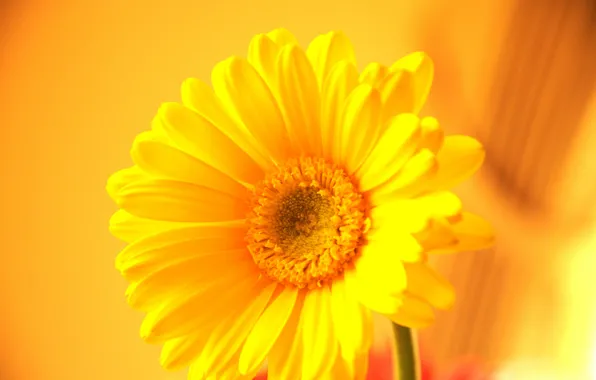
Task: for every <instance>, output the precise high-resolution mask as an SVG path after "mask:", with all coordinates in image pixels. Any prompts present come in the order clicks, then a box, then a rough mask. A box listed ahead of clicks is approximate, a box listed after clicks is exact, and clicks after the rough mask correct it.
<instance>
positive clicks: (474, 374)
mask: <svg viewBox="0 0 596 380" xmlns="http://www.w3.org/2000/svg"><path fill="white" fill-rule="evenodd" d="M394 360H395V358H394V355H393V353H392V350H391V349H390V348H388V347H383V348H379V347H377V348H375V347H373V348H372V349H371V351H370V355H369V368H368V374H367V376H366V380H395V378H396V376H395V373H394V368H395V367H394ZM420 367H421V379H420V380H492V379H493V376H491V374H490V372H489V371H488V370H487V369H486V368H484V367H483V366H482V365H481V363H479V362H478V361H476V360H474V359H462V360H460V361H458V362H457V363H454V366H453V367H452V369H451V370H450V371H447V372H446V373H443V374H441V373H439V371H437V369H436V368H435V367H434V366H433V363H432V360H431V359H430V358H429V357H428V356H427V355H425V354H424V350H422V353H421V365H420ZM266 379H267V374H266V373H261V374H259V375H258V376H257V377H256V378H255V380H266Z"/></svg>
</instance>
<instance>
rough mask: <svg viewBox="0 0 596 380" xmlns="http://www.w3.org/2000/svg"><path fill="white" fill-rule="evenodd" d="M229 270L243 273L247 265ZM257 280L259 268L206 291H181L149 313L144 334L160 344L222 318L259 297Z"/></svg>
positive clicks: (221, 282)
mask: <svg viewBox="0 0 596 380" xmlns="http://www.w3.org/2000/svg"><path fill="white" fill-rule="evenodd" d="M229 270H230V271H232V270H240V271H241V272H240V273H239V274H244V270H245V268H244V267H241V266H238V269H237V267H236V266H231V267H230V268H229ZM257 279H258V271H255V273H253V274H252V275H251V276H249V277H237V278H236V279H235V280H234V281H220V282H217V283H216V284H214V286H212V287H210V288H208V289H206V290H203V289H200V290H199V291H198V292H190V293H189V294H186V293H185V294H184V295H182V294H181V295H180V296H179V297H178V298H176V299H171V300H169V301H170V302H168V303H167V304H165V305H164V306H163V307H162V308H160V309H156V310H154V311H151V312H150V313H148V314H147V317H145V319H144V320H143V323H142V325H141V337H142V338H143V339H145V340H146V341H147V342H148V343H159V342H164V341H167V340H169V339H173V338H177V337H181V336H183V335H186V334H189V333H191V332H192V331H196V330H197V329H199V328H201V326H205V325H210V324H213V323H215V322H216V321H218V320H220V321H221V320H222V319H223V318H225V316H228V315H230V313H235V312H237V310H241V309H242V308H243V307H244V306H245V305H246V304H247V303H248V302H249V301H250V300H252V299H254V298H255V297H256V296H257V294H258V293H259V290H260V289H261V288H259V287H257Z"/></svg>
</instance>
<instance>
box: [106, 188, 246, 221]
mask: <svg viewBox="0 0 596 380" xmlns="http://www.w3.org/2000/svg"><path fill="white" fill-rule="evenodd" d="M117 203H118V206H120V207H121V208H123V209H124V210H126V211H128V212H129V213H131V214H133V215H136V216H138V217H141V218H147V219H155V220H163V221H170V222H219V221H226V220H235V219H241V218H243V217H245V216H246V205H245V204H244V201H243V200H242V199H239V198H234V197H232V196H230V195H228V194H224V193H222V192H220V191H217V190H213V189H209V188H206V187H202V186H197V185H193V184H190V183H186V182H177V181H170V180H147V181H139V182H134V183H131V184H129V185H128V186H126V187H124V188H123V189H122V190H121V191H120V198H119V199H117Z"/></svg>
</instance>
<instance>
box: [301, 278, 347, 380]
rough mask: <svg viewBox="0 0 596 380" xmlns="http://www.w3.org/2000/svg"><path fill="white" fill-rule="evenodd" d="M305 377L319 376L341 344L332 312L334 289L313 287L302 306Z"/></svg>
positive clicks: (334, 356) (331, 364) (303, 371)
mask: <svg viewBox="0 0 596 380" xmlns="http://www.w3.org/2000/svg"><path fill="white" fill-rule="evenodd" d="M301 318H302V320H303V322H302V334H303V337H302V339H303V341H304V345H303V347H302V349H303V355H304V357H305V358H308V360H304V361H303V362H302V377H303V378H306V379H318V378H319V377H320V376H321V375H322V374H324V373H326V372H328V371H329V370H330V369H331V368H332V367H333V364H334V362H335V360H336V356H337V354H338V348H339V347H338V343H337V337H336V336H335V331H334V329H333V317H332V315H331V291H330V289H329V288H327V287H323V288H320V289H315V290H311V291H309V292H308V294H307V295H306V299H305V300H304V307H303V309H302V316H301Z"/></svg>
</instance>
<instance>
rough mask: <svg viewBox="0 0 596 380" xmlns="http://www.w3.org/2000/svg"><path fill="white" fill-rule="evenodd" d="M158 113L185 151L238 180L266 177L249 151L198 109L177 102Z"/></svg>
mask: <svg viewBox="0 0 596 380" xmlns="http://www.w3.org/2000/svg"><path fill="white" fill-rule="evenodd" d="M159 115H160V116H161V117H162V119H163V123H162V124H161V126H162V127H163V128H164V132H165V135H166V136H168V138H169V139H170V140H171V141H173V142H174V144H175V145H176V146H177V147H179V148H180V149H181V150H182V151H184V152H186V153H188V154H189V155H191V156H194V157H196V158H197V159H198V160H200V161H201V162H203V163H204V164H207V165H208V166H211V167H213V168H215V169H217V170H219V171H221V172H222V173H225V174H227V175H228V176H230V177H232V178H234V179H236V180H240V181H243V182H247V183H253V182H255V181H258V180H259V179H261V178H263V175H264V174H263V171H262V170H261V168H260V167H259V166H258V165H257V163H256V162H255V161H253V160H252V158H250V156H249V155H248V154H247V153H246V152H244V151H243V150H242V149H240V147H239V146H238V145H237V144H236V143H235V142H234V141H232V140H231V139H230V138H229V137H228V136H226V135H225V134H224V133H222V132H221V131H220V130H219V129H217V127H215V125H213V124H212V123H211V122H209V120H207V119H205V118H204V117H202V116H200V115H199V114H197V113H196V112H194V111H192V110H190V109H189V108H186V107H184V106H183V105H181V104H178V103H164V104H163V105H162V106H161V107H160V109H159ZM155 144H159V143H154V145H153V146H156V145H155ZM161 145H164V144H161ZM153 149H154V150H155V149H156V148H153ZM162 151H163V149H162ZM168 153H169V152H168ZM169 156H173V153H169ZM179 156H180V155H178V156H177V157H176V158H178V159H180V158H179ZM167 164H170V163H167ZM164 166H167V165H164ZM195 166H197V165H195Z"/></svg>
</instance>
